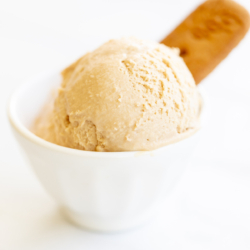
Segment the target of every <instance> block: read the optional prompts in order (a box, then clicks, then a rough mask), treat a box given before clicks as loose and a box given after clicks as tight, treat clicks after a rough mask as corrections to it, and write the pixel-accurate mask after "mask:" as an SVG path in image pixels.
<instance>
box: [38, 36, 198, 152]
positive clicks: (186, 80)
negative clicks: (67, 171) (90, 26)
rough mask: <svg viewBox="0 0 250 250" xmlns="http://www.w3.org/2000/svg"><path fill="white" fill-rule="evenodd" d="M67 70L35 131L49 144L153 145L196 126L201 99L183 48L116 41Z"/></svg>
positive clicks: (100, 148) (93, 147) (97, 147)
mask: <svg viewBox="0 0 250 250" xmlns="http://www.w3.org/2000/svg"><path fill="white" fill-rule="evenodd" d="M62 75H63V82H62V84H61V86H60V88H59V90H58V96H57V98H56V100H55V102H54V104H53V105H54V107H53V109H52V112H51V113H49V114H48V116H44V115H42V116H41V118H38V120H37V121H36V126H35V128H34V131H35V133H36V134H37V135H38V136H40V137H41V138H44V139H46V140H48V141H50V142H53V143H56V144H58V145H61V146H66V147H70V148H76V149H82V150H91V151H136V150H152V149H156V148H159V147H161V146H165V145H167V144H169V143H173V142H176V141H179V140H181V139H183V138H185V137H187V136H189V135H190V134H193V133H194V132H195V131H196V130H197V129H198V128H199V109H200V97H199V94H198V91H197V88H196V86H195V82H194V80H193V77H192V75H191V73H190V72H189V70H188V68H187V66H186V65H185V63H184V62H183V59H182V58H181V57H179V51H178V49H171V48H169V47H167V46H165V45H162V44H159V43H156V42H149V41H144V40H139V39H135V38H123V39H118V40H111V41H109V42H107V43H105V44H104V45H102V46H101V47H99V48H98V49H96V50H95V51H93V52H90V53H88V54H86V55H84V56H83V57H82V58H80V59H79V60H78V61H77V62H75V63H74V64H72V65H71V66H69V67H68V68H66V69H65V70H64V71H63V72H62ZM43 112H44V111H43ZM43 112H42V113H43Z"/></svg>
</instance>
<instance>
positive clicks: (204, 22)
mask: <svg viewBox="0 0 250 250" xmlns="http://www.w3.org/2000/svg"><path fill="white" fill-rule="evenodd" d="M249 26H250V16H249V13H248V11H247V10H246V9H245V8H243V7H242V6H240V5H239V4H237V3H235V2H234V1H231V0H208V1H206V2H204V3H203V4H202V5H200V6H199V7H198V8H197V9H196V10H195V11H194V12H192V13H191V14H190V15H189V16H188V17H187V18H186V19H185V20H184V21H183V22H182V23H181V24H180V25H179V26H178V27H177V28H176V29H175V30H173V32H171V33H170V34H169V35H168V36H167V37H166V38H165V39H164V40H163V41H162V43H163V44H165V45H167V46H170V47H178V48H180V51H181V52H180V55H181V56H182V57H183V59H184V61H185V63H186V64H187V66H188V68H189V69H190V71H191V73H192V74H193V76H194V79H195V81H196V84H198V83H199V82H200V81H201V80H202V79H204V78H205V77H206V76H207V75H208V74H209V73H210V72H211V71H213V69H214V68H215V67H216V66H217V65H218V64H219V63H220V62H221V61H222V60H223V59H224V58H225V57H226V56H227V55H228V54H229V53H230V51H231V50H232V49H233V48H234V47H236V46H237V44H238V43H239V42H240V41H241V40H242V38H243V37H244V36H245V34H246V33H247V31H248V29H249Z"/></svg>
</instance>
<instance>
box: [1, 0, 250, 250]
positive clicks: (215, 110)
mask: <svg viewBox="0 0 250 250" xmlns="http://www.w3.org/2000/svg"><path fill="white" fill-rule="evenodd" d="M239 2H240V3H241V4H243V5H244V6H245V7H246V8H247V9H248V10H249V11H250V1H249V0H239ZM199 3H200V0H175V1H173V0H164V1H163V0H151V1H146V0H144V1H143V0H126V1H117V0H116V1H115V0H106V1H101V0H94V1H93V0H92V1H91V0H89V1H87V0H82V1H80V0H71V1H62V0H61V1H59V0H36V1H34V0H33V1H32V0H22V1H21V0H0V86H1V89H0V250H26V249H27V250H30V249H32V250H45V249H46V250H57V249H60V250H78V249H81V250H83V249H90V250H92V249H93V250H97V249H101V250H105V249H108V250H118V249H119V250H123V249H124V250H125V249H131V250H139V249H142V250H149V249H157V250H161V249H162V250H163V249H164V250H166V249H185V250H186V249H191V250H196V249H197V250H201V249H219V250H223V249H226V250H230V249H240V250H244V249H250V157H249V153H250V143H249V142H250V46H249V45H250V33H249V34H248V35H247V36H246V38H245V39H244V40H243V41H242V42H241V44H240V45H239V46H238V47H237V49H235V50H234V51H233V52H232V53H231V54H230V56H229V57H228V58H227V59H226V60H225V61H224V62H223V63H222V64H221V65H220V66H219V67H218V68H217V69H216V70H215V71H214V72H213V73H212V74H211V75H210V76H209V77H207V78H206V80H204V81H203V82H202V85H203V87H204V88H205V89H206V91H207V94H208V97H209V100H210V103H209V105H210V108H211V116H210V119H209V121H208V124H207V126H206V127H205V128H204V130H203V135H202V140H201V142H200V144H199V146H198V147H197V149H196V151H195V152H194V154H193V155H192V157H191V161H190V164H189V165H188V167H187V170H186V172H185V174H184V175H183V176H182V179H181V180H180V182H179V183H178V185H177V187H176V189H175V190H174V191H173V193H172V194H171V195H170V197H169V198H168V199H167V200H166V202H165V204H164V206H163V208H162V212H161V213H159V214H158V215H157V216H156V219H155V220H154V221H152V222H150V223H148V224H147V225H145V226H144V227H140V228H138V229H136V230H133V231H129V232H124V233H118V234H96V233H92V232H86V231H82V230H79V229H77V228H75V227H74V226H72V225H70V224H68V223H67V222H65V221H64V220H63V218H61V216H60V214H59V213H58V210H57V206H56V204H55V203H54V201H53V200H52V199H51V198H50V197H49V196H48V195H47V194H46V193H45V191H44V190H43V188H42V187H41V186H40V184H39V183H38V181H37V179H36V177H35V176H34V174H33V173H32V171H31V169H30V167H29V166H28V165H27V164H26V163H25V162H24V160H23V158H22V156H21V155H20V153H19V149H18V146H17V144H16V142H15V141H14V138H13V137H12V135H11V131H10V128H9V124H8V121H7V117H6V105H7V100H8V98H9V96H10V93H11V92H12V91H13V90H14V89H15V88H16V87H17V86H19V85H20V84H22V82H24V81H25V80H26V79H27V78H29V77H31V76H32V75H35V74H38V73H40V72H42V71H46V70H50V69H52V68H55V67H57V66H58V65H67V64H69V63H71V62H72V61H73V60H75V59H77V58H78V57H80V56H81V55H83V54H84V53H85V52H87V51H89V50H93V49H94V48H96V47H97V46H99V45H100V44H102V43H103V42H105V41H107V40H109V39H111V38H116V37H121V36H131V35H133V36H137V37H139V38H146V39H151V40H156V41H160V40H161V39H162V38H163V37H164V36H165V35H166V34H167V33H168V32H169V31H171V29H173V28H174V27H175V26H176V25H177V24H178V23H179V22H180V21H181V20H182V19H183V18H184V17H185V16H186V15H187V14H188V13H189V12H190V11H191V10H192V9H194V8H195V6H197V5H198V4H199Z"/></svg>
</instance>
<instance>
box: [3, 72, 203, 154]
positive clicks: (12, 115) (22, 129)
mask: <svg viewBox="0 0 250 250" xmlns="http://www.w3.org/2000/svg"><path fill="white" fill-rule="evenodd" d="M60 71H61V70H53V71H52V70H50V71H46V72H43V73H40V74H38V75H36V76H33V77H32V78H30V79H29V80H26V81H25V82H24V83H23V84H21V85H20V86H18V87H17V88H16V89H15V90H14V91H13V93H12V94H11V96H10V98H9V101H8V105H7V115H8V120H9V122H10V124H11V126H12V128H13V129H14V130H15V131H16V132H18V134H19V135H21V136H22V137H24V138H25V139H26V140H28V141H31V142H32V143H35V144H38V145H39V146H41V147H44V148H47V149H50V150H53V151H57V152H61V153H64V154H65V153H66V154H71V155H72V154H73V155H77V156H84V157H93V158H99V157H101V158H103V157H105V158H110V157H111V158H127V157H134V156H140V155H152V154H154V153H156V152H159V151H162V150H166V149H170V148H172V147H175V145H176V144H177V143H178V144H179V143H181V142H182V141H187V140H188V139H190V138H191V137H192V136H193V135H194V134H196V133H197V132H199V130H200V129H199V130H198V131H196V132H195V133H194V134H191V135H190V136H188V137H184V138H183V139H181V140H179V141H176V142H173V143H170V144H168V145H166V146H163V147H160V148H157V149H154V150H148V151H123V152H97V151H85V150H79V149H73V148H68V147H64V146H60V145H57V144H54V143H51V142H48V141H46V140H44V139H42V138H40V137H38V136H37V135H35V134H34V133H32V132H31V131H30V130H29V129H28V128H26V126H25V125H23V124H22V122H21V121H20V119H19V118H18V114H17V112H16V106H17V105H18V99H19V97H20V96H21V95H22V94H23V93H24V92H25V89H26V88H28V87H29V86H30V85H31V84H34V82H36V81H38V79H41V78H47V77H49V76H52V75H55V74H59V72H60ZM197 87H198V89H199V93H200V94H201V97H202V102H203V105H202V109H201V114H200V120H201V124H202V123H203V122H202V120H203V117H204V113H205V107H206V102H207V101H206V100H205V101H204V99H206V98H204V96H206V94H204V88H203V87H201V86H200V85H198V86H197Z"/></svg>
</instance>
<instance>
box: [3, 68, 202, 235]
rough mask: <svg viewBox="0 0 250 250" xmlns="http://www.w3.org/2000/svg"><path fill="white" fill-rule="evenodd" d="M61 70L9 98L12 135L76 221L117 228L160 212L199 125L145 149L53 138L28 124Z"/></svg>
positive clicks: (91, 226) (57, 82)
mask: <svg viewBox="0 0 250 250" xmlns="http://www.w3.org/2000/svg"><path fill="white" fill-rule="evenodd" d="M57 72H58V71H57ZM57 72H56V73H52V74H46V75H42V76H39V77H37V78H36V79H33V80H31V81H29V82H28V83H26V84H25V85H23V86H21V87H20V88H19V89H18V90H17V91H16V92H15V93H14V94H13V95H12V97H11V100H10V103H9V110H8V115H9V120H10V123H11V125H12V128H13V132H14V135H15V137H16V139H17V141H18V142H19V144H20V145H21V147H22V149H23V150H24V153H25V154H26V155H27V157H28V159H29V162H30V164H31V166H32V167H33V169H34V171H35V173H36V175H37V177H38V178H39V180H40V181H41V183H42V185H43V186H44V187H45V189H46V190H47V191H48V193H50V194H51V195H52V196H53V197H54V198H55V200H56V201H57V202H58V204H59V205H60V206H61V207H62V209H63V211H64V214H65V215H66V216H67V217H68V218H69V219H70V220H71V221H72V222H74V223H75V224H77V225H80V226H82V227H84V228H88V229H92V230H98V231H117V230H123V229H128V228H131V227H135V226H137V225H139V224H141V223H143V222H144V221H146V220H147V219H148V218H150V217H151V216H152V215H154V214H155V213H156V211H157V210H156V209H157V207H158V206H159V204H160V201H161V199H162V198H164V199H165V198H166V196H167V193H168V192H169V190H171V188H172V187H173V186H174V184H175V183H176V181H177V180H178V178H179V177H180V175H181V173H182V172H183V170H184V167H185V165H186V163H187V159H188V157H189V156H190V154H191V153H192V151H193V149H194V148H195V146H196V144H197V142H198V137H199V134H200V131H198V132H197V133H195V134H194V135H193V136H191V137H189V138H187V139H184V140H182V141H179V142H177V143H174V144H171V145H168V146H165V147H162V148H160V149H157V150H154V151H146V152H89V151H81V150H76V149H70V148H66V147H61V146H58V145H55V144H52V143H49V142H47V141H45V140H43V139H41V138H39V137H37V136H36V135H34V134H33V133H32V132H30V130H29V127H30V125H31V123H32V122H33V120H34V119H35V117H36V116H37V114H38V113H39V111H40V109H41V107H42V106H43V105H44V104H45V102H46V100H47V97H48V96H49V94H50V92H51V89H52V88H55V87H56V86H59V85H60V83H61V80H62V79H61V76H60V74H59V73H57ZM203 117H204V107H203V110H202V116H201V119H204V118H203Z"/></svg>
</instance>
